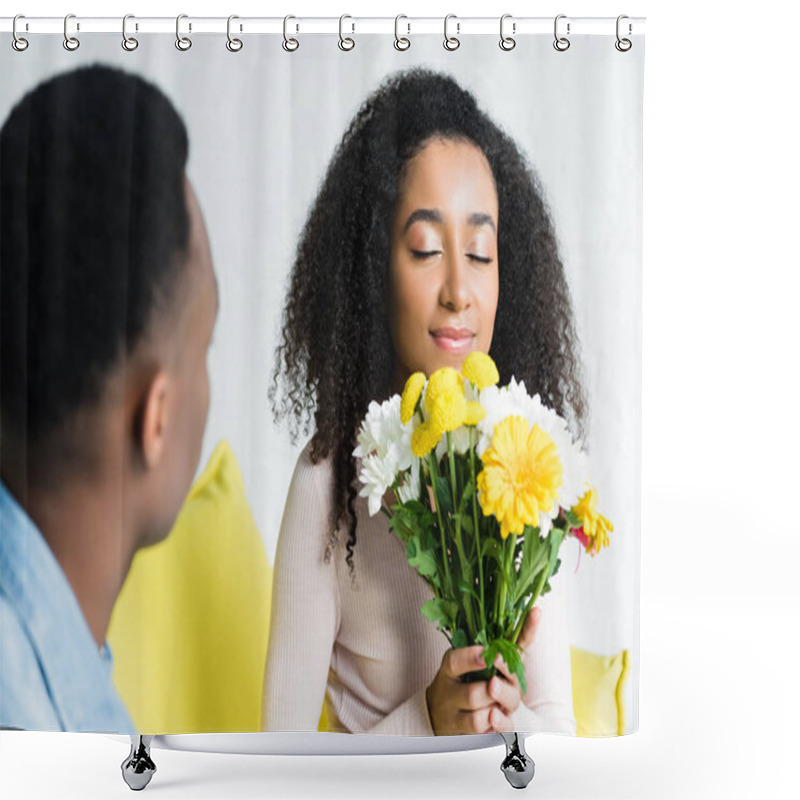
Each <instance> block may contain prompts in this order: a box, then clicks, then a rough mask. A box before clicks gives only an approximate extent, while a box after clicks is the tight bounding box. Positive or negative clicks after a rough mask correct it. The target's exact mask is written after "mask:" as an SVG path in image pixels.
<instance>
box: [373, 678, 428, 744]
mask: <svg viewBox="0 0 800 800" xmlns="http://www.w3.org/2000/svg"><path fill="white" fill-rule="evenodd" d="M427 691H428V690H427V687H426V688H425V689H421V690H420V691H418V692H415V693H414V694H412V695H411V697H409V698H408V699H407V700H406V701H404V702H403V703H401V704H400V705H399V706H398V707H397V708H395V709H394V711H392V712H391V713H389V714H387V715H386V716H385V717H384V718H383V719H382V720H381V721H380V722H379V723H378V724H377V725H374V726H373V727H371V728H370V729H369V730H368V731H366V733H373V734H380V735H392V736H435V733H434V730H433V724H432V723H431V718H430V714H429V712H428V699H427V697H426V692H427Z"/></svg>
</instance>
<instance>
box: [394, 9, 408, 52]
mask: <svg viewBox="0 0 800 800" xmlns="http://www.w3.org/2000/svg"><path fill="white" fill-rule="evenodd" d="M401 19H408V17H407V16H406V15H405V14H398V15H397V16H396V17H395V18H394V49H395V50H408V48H409V47H411V39H407V38H406V37H405V36H400V31H399V27H400V20H401ZM406 27H407V28H408V33H411V23H410V22H407V23H406Z"/></svg>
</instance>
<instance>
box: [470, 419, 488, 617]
mask: <svg viewBox="0 0 800 800" xmlns="http://www.w3.org/2000/svg"><path fill="white" fill-rule="evenodd" d="M474 430H475V429H474V428H473V427H472V426H470V429H469V463H470V472H471V478H472V483H473V485H474V486H475V491H474V492H473V493H472V524H473V525H474V526H475V546H476V548H477V550H478V583H479V585H480V596H481V600H480V608H481V625H482V627H481V630H483V631H485V630H486V607H485V605H484V594H483V553H481V531H480V528H479V527H478V485H477V479H476V477H475V451H474V450H473V449H472V434H473V431H474Z"/></svg>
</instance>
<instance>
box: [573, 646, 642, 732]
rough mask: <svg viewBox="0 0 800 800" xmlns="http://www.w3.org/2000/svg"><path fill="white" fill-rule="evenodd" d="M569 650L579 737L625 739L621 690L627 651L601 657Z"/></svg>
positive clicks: (584, 651) (625, 673)
mask: <svg viewBox="0 0 800 800" xmlns="http://www.w3.org/2000/svg"><path fill="white" fill-rule="evenodd" d="M570 650H571V656H572V704H573V707H574V711H575V720H576V722H577V723H578V729H577V734H578V736H624V734H625V704H624V696H623V690H624V688H625V680H626V679H627V677H628V668H629V665H628V662H629V657H628V651H627V650H622V651H620V652H619V653H617V655H615V656H600V655H597V654H596V653H589V652H587V651H586V650H580V649H578V648H577V647H571V648H570Z"/></svg>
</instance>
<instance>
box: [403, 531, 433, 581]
mask: <svg viewBox="0 0 800 800" xmlns="http://www.w3.org/2000/svg"><path fill="white" fill-rule="evenodd" d="M406 558H407V559H408V563H409V565H410V566H412V567H414V569H416V570H417V572H418V573H419V574H420V575H422V577H423V578H429V577H433V576H436V575H437V573H438V570H437V568H436V559H435V558H434V557H433V553H431V552H429V551H427V550H423V549H422V548H421V547H420V542H419V539H418V538H417V537H413V538H412V539H409V541H408V545H407V546H406Z"/></svg>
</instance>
